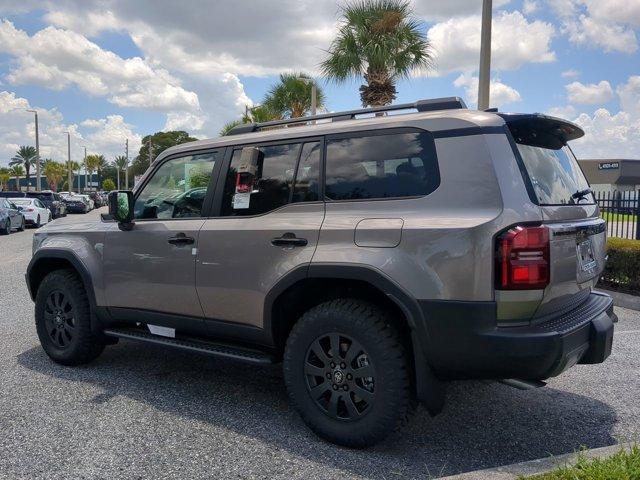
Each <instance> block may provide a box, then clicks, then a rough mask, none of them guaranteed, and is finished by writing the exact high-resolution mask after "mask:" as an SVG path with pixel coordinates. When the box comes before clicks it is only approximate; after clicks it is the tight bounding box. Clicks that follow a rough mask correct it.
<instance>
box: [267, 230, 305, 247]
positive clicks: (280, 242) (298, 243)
mask: <svg viewBox="0 0 640 480" xmlns="http://www.w3.org/2000/svg"><path fill="white" fill-rule="evenodd" d="M307 243H309V242H307V239H306V238H298V237H296V234H295V233H291V232H287V233H284V234H283V235H282V236H281V237H277V238H272V239H271V245H273V246H275V247H304V246H306V245H307Z"/></svg>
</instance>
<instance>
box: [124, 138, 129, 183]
mask: <svg viewBox="0 0 640 480" xmlns="http://www.w3.org/2000/svg"><path fill="white" fill-rule="evenodd" d="M124 152H125V156H126V157H127V163H126V164H125V167H124V189H125V190H129V139H128V138H127V139H126V140H125V142H124Z"/></svg>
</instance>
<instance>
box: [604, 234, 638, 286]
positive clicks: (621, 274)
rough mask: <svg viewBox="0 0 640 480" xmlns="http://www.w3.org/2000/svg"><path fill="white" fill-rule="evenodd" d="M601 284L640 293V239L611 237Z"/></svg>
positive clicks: (608, 241) (608, 242)
mask: <svg viewBox="0 0 640 480" xmlns="http://www.w3.org/2000/svg"><path fill="white" fill-rule="evenodd" d="M607 255H609V259H608V260H607V263H606V265H605V267H604V271H603V272H602V277H601V279H600V284H601V285H603V286H608V287H612V288H615V289H617V290H621V291H626V292H629V293H634V294H637V295H640V240H627V239H624V238H610V239H608V240H607Z"/></svg>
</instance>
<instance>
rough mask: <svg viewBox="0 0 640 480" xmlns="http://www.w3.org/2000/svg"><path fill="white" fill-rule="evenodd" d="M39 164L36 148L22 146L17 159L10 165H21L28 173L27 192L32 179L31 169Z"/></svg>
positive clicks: (13, 159)
mask: <svg viewBox="0 0 640 480" xmlns="http://www.w3.org/2000/svg"><path fill="white" fill-rule="evenodd" d="M37 162H38V155H37V154H36V149H35V147H32V146H30V145H29V146H26V145H23V146H21V147H20V148H19V149H18V151H17V152H16V155H15V157H13V158H12V159H11V161H10V162H9V165H10V166H12V165H21V166H22V167H23V168H24V169H25V171H26V173H27V191H29V179H30V178H31V175H30V172H31V167H35V166H36V163H37Z"/></svg>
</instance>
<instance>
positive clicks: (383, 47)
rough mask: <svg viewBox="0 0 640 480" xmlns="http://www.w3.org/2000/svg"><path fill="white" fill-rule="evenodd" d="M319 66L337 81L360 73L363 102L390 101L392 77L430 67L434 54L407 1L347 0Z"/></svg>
mask: <svg viewBox="0 0 640 480" xmlns="http://www.w3.org/2000/svg"><path fill="white" fill-rule="evenodd" d="M327 53H328V57H327V58H326V59H325V60H324V61H323V62H322V63H321V64H320V68H321V70H322V73H323V75H324V76H326V77H327V78H329V79H331V80H334V81H336V82H344V81H346V80H348V79H350V78H359V77H364V80H365V82H366V83H365V84H364V85H362V86H361V87H360V99H361V100H362V106H363V107H367V106H374V107H375V106H383V105H389V104H391V103H392V102H393V100H395V98H396V87H395V84H396V81H397V80H398V79H400V78H406V77H408V76H409V75H410V74H411V72H413V71H414V70H416V69H420V68H422V69H428V68H431V67H432V65H433V52H432V50H431V45H430V43H429V41H428V40H427V38H426V36H425V34H424V29H423V28H422V26H421V25H420V23H419V22H418V20H416V19H415V18H414V16H413V12H412V10H411V6H410V4H409V1H408V0H352V1H350V2H348V3H347V4H346V5H345V6H344V7H342V20H341V23H340V27H339V30H338V36H337V37H336V38H335V39H334V40H333V42H332V43H331V46H330V48H329V51H328V52H327Z"/></svg>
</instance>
